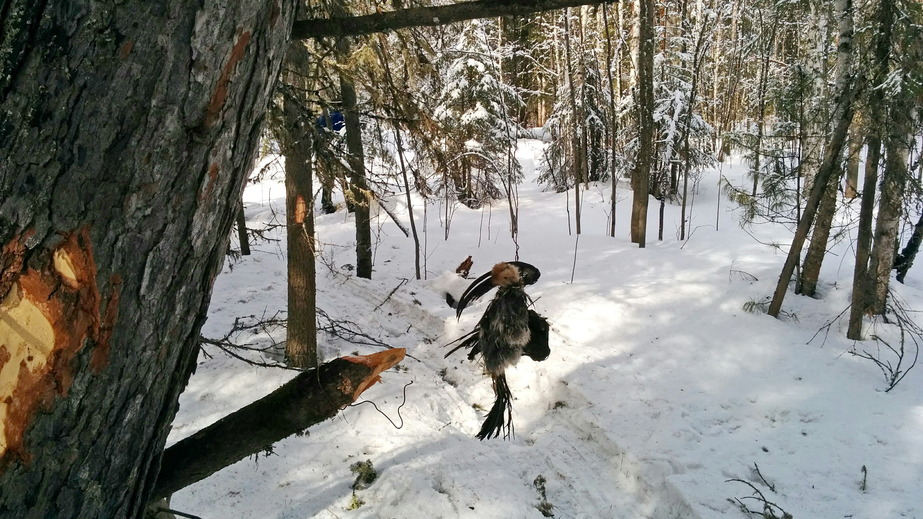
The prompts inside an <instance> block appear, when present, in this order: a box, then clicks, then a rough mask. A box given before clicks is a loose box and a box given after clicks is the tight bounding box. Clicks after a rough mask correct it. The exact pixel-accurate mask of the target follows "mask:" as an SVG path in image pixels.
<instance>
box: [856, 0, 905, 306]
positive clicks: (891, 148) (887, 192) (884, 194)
mask: <svg viewBox="0 0 923 519" xmlns="http://www.w3.org/2000/svg"><path fill="white" fill-rule="evenodd" d="M896 10H897V8H896V6H895V2H894V0H881V1H880V2H879V4H878V12H877V18H878V35H877V41H876V48H875V61H876V68H875V83H874V86H875V87H876V90H878V92H876V96H875V98H874V100H873V101H872V102H873V103H875V104H876V105H877V106H876V107H875V108H874V110H876V111H875V112H874V113H875V116H877V120H873V124H876V128H878V129H879V130H880V131H881V132H882V136H883V137H882V145H883V147H884V159H885V161H884V163H885V164H884V172H883V173H882V175H881V194H880V196H879V201H878V214H877V216H876V219H875V235H874V238H873V239H872V252H871V256H870V258H869V260H870V261H869V281H870V283H871V288H870V290H869V295H870V296H871V297H872V299H871V300H870V301H869V305H868V307H867V308H866V310H867V311H869V312H872V313H874V314H878V315H884V313H885V305H886V303H887V298H888V286H889V284H890V280H891V269H892V268H893V267H894V255H895V252H896V250H897V232H898V227H899V224H900V217H901V213H902V209H903V208H902V205H901V204H902V202H903V195H904V189H905V187H906V184H907V179H908V176H909V175H908V171H907V152H908V150H909V147H908V146H907V145H906V144H905V139H908V136H909V135H911V129H910V116H909V113H908V112H909V110H910V108H909V107H906V106H903V103H902V102H901V101H902V100H901V98H900V97H901V94H897V95H896V96H895V97H892V98H885V97H884V96H883V95H881V94H880V90H881V85H882V84H883V83H884V81H885V80H886V78H887V76H888V73H889V71H890V61H891V59H892V57H894V48H893V47H894V43H893V42H892V30H893V24H894V20H895V17H896V15H897V13H896V12H895V11H896Z"/></svg>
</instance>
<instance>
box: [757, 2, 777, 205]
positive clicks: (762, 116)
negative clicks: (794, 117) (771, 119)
mask: <svg viewBox="0 0 923 519" xmlns="http://www.w3.org/2000/svg"><path fill="white" fill-rule="evenodd" d="M778 25H779V22H778V19H777V18H776V17H775V16H773V20H772V21H771V22H770V28H769V41H768V42H767V43H766V48H765V49H764V50H763V55H762V56H761V58H762V61H761V62H760V77H759V81H758V87H757V94H756V95H757V106H758V108H757V113H756V144H755V145H754V149H753V170H752V171H751V172H750V173H751V175H753V192H752V193H751V195H752V196H754V197H755V196H756V193H757V191H758V190H759V181H760V167H761V166H760V163H761V160H762V155H763V133H764V131H765V126H766V95H767V85H768V83H769V63H770V61H771V60H772V51H773V48H774V47H775V43H776V28H777V27H778Z"/></svg>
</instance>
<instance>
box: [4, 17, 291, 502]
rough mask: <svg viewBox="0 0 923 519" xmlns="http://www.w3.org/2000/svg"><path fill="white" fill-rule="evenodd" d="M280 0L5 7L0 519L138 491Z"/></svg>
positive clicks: (204, 288)
mask: <svg viewBox="0 0 923 519" xmlns="http://www.w3.org/2000/svg"><path fill="white" fill-rule="evenodd" d="M293 5H294V1H293V0H270V1H265V0H259V1H256V0H241V1H239V2H233V3H231V4H225V3H208V4H204V5H199V4H197V3H183V4H171V5H170V7H169V8H168V7H167V6H166V5H165V4H162V3H160V2H143V1H138V0H126V1H124V2H120V3H118V4H109V3H107V4H101V3H100V2H96V1H90V0H71V1H69V2H36V1H27V0H22V1H14V2H12V3H11V2H7V3H6V4H5V5H4V8H3V9H2V10H0V34H3V38H2V41H3V42H4V46H6V48H4V49H3V51H4V52H2V53H0V143H2V147H0V337H2V339H0V371H2V374H0V381H2V382H0V391H2V396H3V399H2V403H0V429H2V431H0V489H2V490H0V517H16V518H49V517H54V518H58V519H63V518H69V517H74V518H81V519H88V518H97V517H99V518H107V519H108V518H118V517H135V516H138V515H139V514H140V512H141V510H142V509H143V507H144V506H145V504H146V502H147V496H148V493H149V492H150V488H151V486H152V485H153V483H154V481H155V478H156V476H157V471H158V468H159V460H160V454H161V452H162V450H163V445H164V443H165V441H166V436H167V432H168V430H169V429H168V426H169V424H170V421H171V420H172V418H173V416H174V414H175V413H176V410H177V398H178V395H179V393H180V391H181V390H182V388H183V387H184V386H185V383H186V381H187V379H188V377H189V375H190V374H191V372H192V371H193V369H194V367H195V359H196V353H197V352H198V337H199V329H200V327H201V325H202V322H203V321H204V316H205V313H206V310H207V307H208V300H209V296H210V293H211V288H212V282H213V280H214V277H215V275H216V274H217V272H218V270H219V268H220V266H221V262H222V259H223V256H224V253H225V251H226V250H227V244H228V238H229V236H230V229H231V225H232V224H233V222H234V216H235V215H234V212H235V209H236V208H237V204H238V203H239V201H240V195H241V192H242V190H243V186H244V182H245V179H246V173H247V172H248V171H249V169H250V167H251V166H252V163H253V158H254V152H255V151H256V149H257V144H258V138H259V134H260V130H261V127H262V122H263V115H264V107H265V104H266V100H267V99H268V96H269V95H270V93H271V91H272V87H273V84H274V82H275V78H276V76H277V74H278V70H279V66H280V63H281V60H282V54H283V51H284V49H285V41H286V40H287V38H288V35H289V33H290V26H291V19H292V13H293Z"/></svg>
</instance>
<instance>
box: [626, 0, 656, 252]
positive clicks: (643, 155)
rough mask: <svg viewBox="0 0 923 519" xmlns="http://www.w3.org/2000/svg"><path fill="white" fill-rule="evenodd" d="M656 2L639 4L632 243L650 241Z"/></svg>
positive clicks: (632, 182) (649, 0)
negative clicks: (636, 136) (648, 239)
mask: <svg viewBox="0 0 923 519" xmlns="http://www.w3.org/2000/svg"><path fill="white" fill-rule="evenodd" d="M654 7H655V6H654V2H653V0H639V2H638V18H639V19H638V37H639V41H638V100H637V103H636V104H637V106H638V134H639V135H638V141H639V144H638V154H637V156H636V157H635V167H634V170H633V171H632V174H631V190H632V200H631V242H632V243H637V244H638V247H644V246H645V245H646V241H647V207H648V202H649V200H648V199H649V193H650V187H651V180H650V178H651V160H652V157H653V151H654Z"/></svg>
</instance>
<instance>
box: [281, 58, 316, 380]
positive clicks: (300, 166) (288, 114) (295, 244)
mask: <svg viewBox="0 0 923 519" xmlns="http://www.w3.org/2000/svg"><path fill="white" fill-rule="evenodd" d="M307 54H308V53H307V49H305V46H304V43H303V42H300V41H296V42H292V43H291V44H290V45H289V49H288V52H287V53H286V58H285V62H286V67H287V68H288V69H289V70H288V73H286V74H284V76H285V82H286V84H287V85H288V86H291V87H292V88H290V89H286V97H285V99H284V102H283V110H282V124H283V129H282V132H281V133H282V139H280V141H281V145H282V154H283V155H285V226H286V232H285V234H286V243H287V245H288V261H287V265H288V314H287V319H286V337H285V360H286V362H287V363H288V364H289V365H291V366H295V367H297V368H313V367H314V366H317V316H316V313H317V299H316V287H317V284H316V280H315V279H314V276H315V271H314V270H315V269H314V267H315V266H314V188H313V182H312V171H311V169H312V168H311V152H312V150H313V148H314V144H313V140H312V138H311V130H310V125H311V124H313V122H314V119H313V117H312V114H310V113H308V112H307V100H306V99H304V94H303V92H305V91H306V89H307V85H305V84H304V81H303V80H302V79H300V78H304V77H305V76H306V75H307V71H306V69H307V66H308V55H307Z"/></svg>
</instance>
